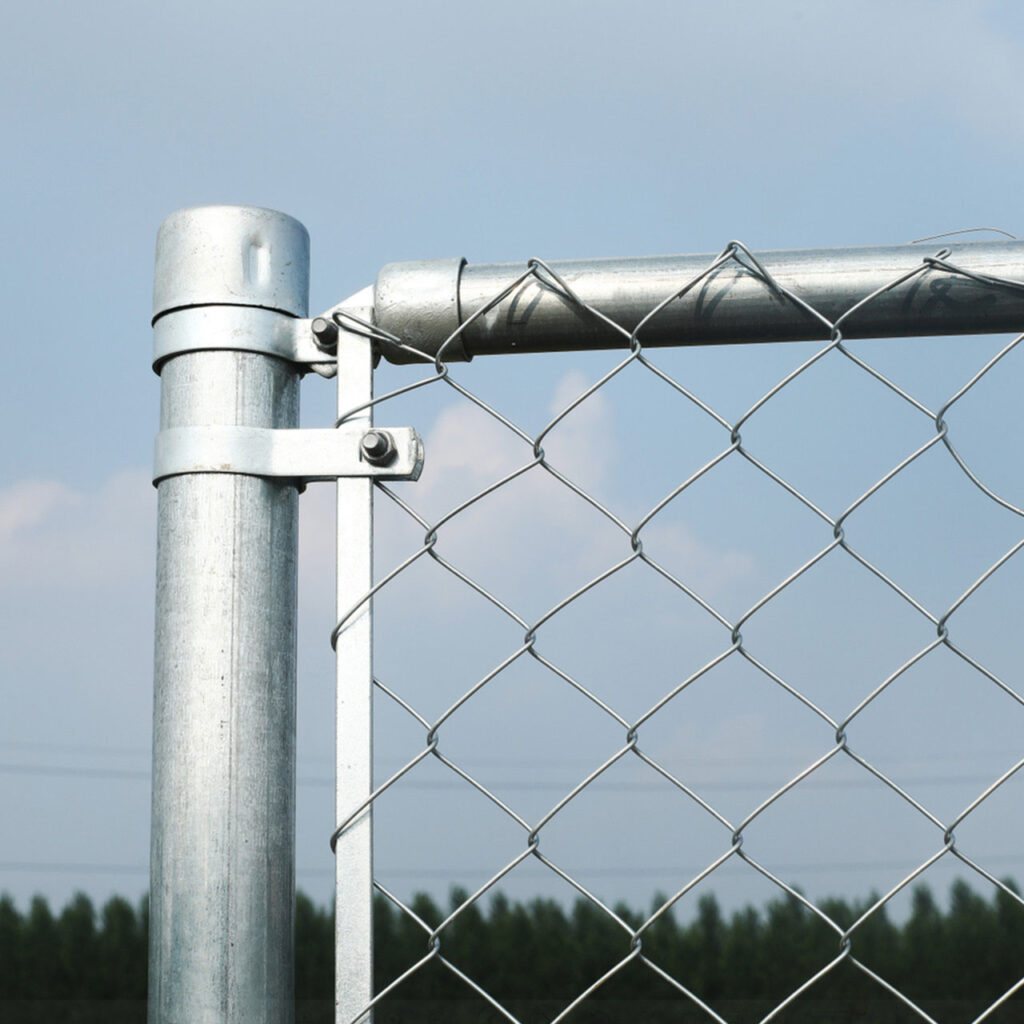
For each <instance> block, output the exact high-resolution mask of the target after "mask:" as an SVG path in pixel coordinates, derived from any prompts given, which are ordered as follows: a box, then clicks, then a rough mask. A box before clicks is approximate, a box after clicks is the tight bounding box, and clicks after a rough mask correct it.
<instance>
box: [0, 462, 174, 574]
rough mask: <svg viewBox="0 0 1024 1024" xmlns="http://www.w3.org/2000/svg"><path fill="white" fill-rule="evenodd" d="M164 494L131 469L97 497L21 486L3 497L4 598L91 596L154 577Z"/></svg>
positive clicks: (48, 484) (62, 488) (56, 486)
mask: <svg viewBox="0 0 1024 1024" xmlns="http://www.w3.org/2000/svg"><path fill="white" fill-rule="evenodd" d="M155 540H156V492H155V491H154V489H153V486H152V484H151V483H150V479H149V473H148V472H147V471H145V470H142V469H131V470H124V471H122V472H119V473H116V474H115V475H113V476H111V477H110V478H108V479H107V480H106V481H105V482H104V483H103V484H101V485H100V487H99V488H98V489H97V490H94V491H79V490H76V489H74V488H72V487H69V486H68V485H67V484H65V483H63V482H61V481H59V480H21V481H18V482H17V483H15V484H12V485H11V486H9V487H7V488H4V489H3V490H0V591H6V592H8V593H11V592H13V593H15V594H17V593H22V594H24V593H28V592H32V591H33V590H39V589H46V590H47V591H52V590H53V589H54V588H58V589H62V590H78V589H91V588H94V587H101V586H109V585H116V584H128V583H137V582H139V581H140V580H144V579H148V578H151V577H152V575H153V572H154V565H155V561H154V559H155V554H154V552H155Z"/></svg>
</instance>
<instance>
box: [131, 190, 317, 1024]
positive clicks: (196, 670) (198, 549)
mask: <svg viewBox="0 0 1024 1024" xmlns="http://www.w3.org/2000/svg"><path fill="white" fill-rule="evenodd" d="M308 280H309V238H308V235H307V233H306V230H305V228H304V227H303V226H302V225H301V224H299V223H298V221H295V220H293V219H292V218H290V217H287V216H285V215H284V214H281V213H276V212H274V211H271V210H263V209H259V208H255V207H242V206H208V207H198V208H194V209H187V210H180V211H178V212H177V213H174V214H172V215H171V216H170V217H168V218H167V219H166V220H165V221H164V223H163V224H162V225H161V227H160V231H159V235H158V239H157V249H156V275H155V286H154V309H153V313H154V316H153V323H154V328H155V330H156V332H157V335H158V337H162V338H163V339H164V341H165V342H167V339H168V338H169V337H171V336H173V338H171V343H169V344H167V343H165V344H163V345H162V347H161V349H160V351H161V352H163V353H164V357H163V358H162V360H161V362H160V364H159V365H158V366H157V372H158V373H159V374H160V378H161V412H160V424H161V429H162V430H168V429H172V428H179V427H204V426H228V427H230V426H247V427H264V428H290V427H297V426H298V414H299V376H300V375H299V368H298V367H297V366H296V365H295V364H294V363H293V362H290V361H289V360H287V359H284V358H281V357H279V356H277V355H274V354H271V353H272V351H273V345H272V344H269V343H267V344H264V343H263V342H264V341H267V339H271V338H272V336H273V335H275V334H276V333H278V332H280V330H281V329H282V328H287V323H288V322H289V321H290V320H292V319H293V318H295V317H304V316H306V314H307V309H306V306H307V302H308ZM168 351H170V352H172V353H173V354H171V355H169V356H168V355H166V353H167V352H168ZM297 540H298V491H297V488H296V486H295V482H294V481H288V480H273V479H266V478H263V477H257V476H245V475H241V474H238V473H232V472H224V473H219V472H217V473H211V472H206V473H192V472H187V473H181V474H178V475H173V476H169V477H167V478H166V479H162V480H161V481H160V482H159V488H158V553H157V584H156V645H155V648H156V649H155V669H154V714H153V804H152V808H153V817H152V843H151V867H150V947H149V949H150V952H149V958H150V959H149V964H150V966H149V971H150V974H149V978H150V981H149V1021H150V1024H172V1022H173V1024H184V1022H189V1024H200V1022H202V1024H214V1022H217V1024H220V1022H223V1024H228V1022H231V1024H241V1022H243V1021H244V1022H245V1024H271V1022H273V1024H288V1022H290V1021H291V1020H292V1019H293V1016H294V1009H293V1005H294V938H293V917H294V896H295V851H294V847H295V842H294V832H295V663H296V590H297V573H296V564H297Z"/></svg>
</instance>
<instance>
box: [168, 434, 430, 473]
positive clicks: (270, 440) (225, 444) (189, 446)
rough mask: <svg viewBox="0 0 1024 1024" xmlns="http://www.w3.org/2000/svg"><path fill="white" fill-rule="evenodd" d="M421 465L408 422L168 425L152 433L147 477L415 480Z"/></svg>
mask: <svg viewBox="0 0 1024 1024" xmlns="http://www.w3.org/2000/svg"><path fill="white" fill-rule="evenodd" d="M422 469H423V442H422V440H421V439H420V436H419V434H417V433H416V431H415V430H413V429H412V428H411V427H386V428H384V427H379V428H367V427H366V426H365V425H364V426H357V425H350V426H342V427H338V428H336V429H307V428H303V429H295V430H273V429H267V428H262V427H231V426H222V427H172V428H170V429H167V430H162V431H160V433H159V434H157V437H156V452H155V458H154V462H153V483H154V484H158V483H159V482H160V481H161V480H165V479H166V478H167V477H170V476H180V475H182V474H185V473H238V474H242V475H244V476H260V477H270V478H274V479H289V480H296V481H298V482H300V483H307V482H310V481H314V480H336V479H338V478H339V477H373V478H375V479H378V480H416V479H418V478H419V475H420V471H421V470H422Z"/></svg>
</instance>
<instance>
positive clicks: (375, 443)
mask: <svg viewBox="0 0 1024 1024" xmlns="http://www.w3.org/2000/svg"><path fill="white" fill-rule="evenodd" d="M359 450H360V451H361V452H362V453H363V458H364V459H366V461H367V462H369V463H370V465H371V466H386V465H387V464H388V463H389V462H390V461H391V460H392V459H393V458H394V457H395V442H394V439H393V438H392V436H391V435H390V434H389V433H387V432H386V431H384V430H370V431H367V432H366V433H365V434H364V435H363V440H362V441H361V442H360V445H359Z"/></svg>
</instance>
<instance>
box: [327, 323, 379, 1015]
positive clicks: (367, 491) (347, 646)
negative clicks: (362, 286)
mask: <svg viewBox="0 0 1024 1024" xmlns="http://www.w3.org/2000/svg"><path fill="white" fill-rule="evenodd" d="M352 312H355V313H357V314H358V315H360V316H362V317H369V316H370V315H371V311H370V310H369V309H358V310H356V309H353V310H352ZM372 397H373V352H372V348H371V344H370V341H369V339H367V338H363V337H360V336H359V335H357V334H352V333H349V332H347V331H342V332H341V335H340V337H339V339H338V415H339V416H343V415H345V414H347V413H348V412H349V411H350V410H352V409H354V408H356V407H357V406H361V405H363V404H364V403H365V402H368V401H370V399H371V398H372ZM347 422H348V423H359V424H362V425H364V426H365V427H366V428H367V429H369V427H370V426H371V425H372V422H373V417H372V410H370V409H366V410H362V411H360V412H358V413H356V414H355V415H354V416H350V417H348V420H347ZM337 558H338V605H337V607H338V615H339V617H340V616H342V615H345V614H346V613H348V612H349V611H350V610H351V609H352V608H353V606H354V605H356V603H357V602H358V601H360V600H361V599H362V598H363V597H364V596H365V595H366V593H367V592H368V591H369V590H370V587H371V586H372V585H373V482H372V481H371V480H370V479H348V480H339V481H338V555H337ZM372 640H373V634H372V624H371V604H370V602H369V601H367V602H366V604H364V605H363V606H362V607H360V608H359V609H358V610H357V611H356V612H355V613H354V614H353V615H352V616H351V618H349V619H348V621H347V622H346V624H345V627H344V628H343V629H342V630H341V632H340V633H339V635H338V640H337V647H336V652H337V662H336V665H337V726H336V735H337V789H336V801H337V807H336V810H337V815H338V821H339V822H341V821H344V820H346V819H347V818H348V817H349V816H350V815H351V814H352V813H353V811H354V810H355V809H356V808H357V807H359V805H360V804H362V803H363V802H364V801H365V800H366V799H367V798H368V797H369V795H370V793H371V792H372V790H373V648H372ZM372 822H373V814H372V808H370V807H367V808H366V809H365V810H364V811H363V812H362V813H361V814H360V815H359V817H358V818H356V819H355V820H354V821H353V822H352V824H351V825H350V826H349V827H348V828H347V829H345V831H344V832H343V833H342V834H341V835H340V836H339V837H338V842H337V846H336V847H335V855H336V863H335V878H336V886H335V915H336V916H335V922H336V923H335V947H334V948H335V1006H336V1018H335V1019H336V1020H337V1021H338V1022H339V1024H350V1022H352V1021H354V1020H356V1019H359V1020H361V1021H365V1022H369V1021H370V1020H371V1019H372V1015H371V1014H365V1015H363V1016H362V1017H360V1016H359V1015H360V1012H361V1011H362V1010H363V1009H364V1008H365V1007H366V1005H367V1003H369V1001H370V999H371V997H372V993H373V825H372Z"/></svg>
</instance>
